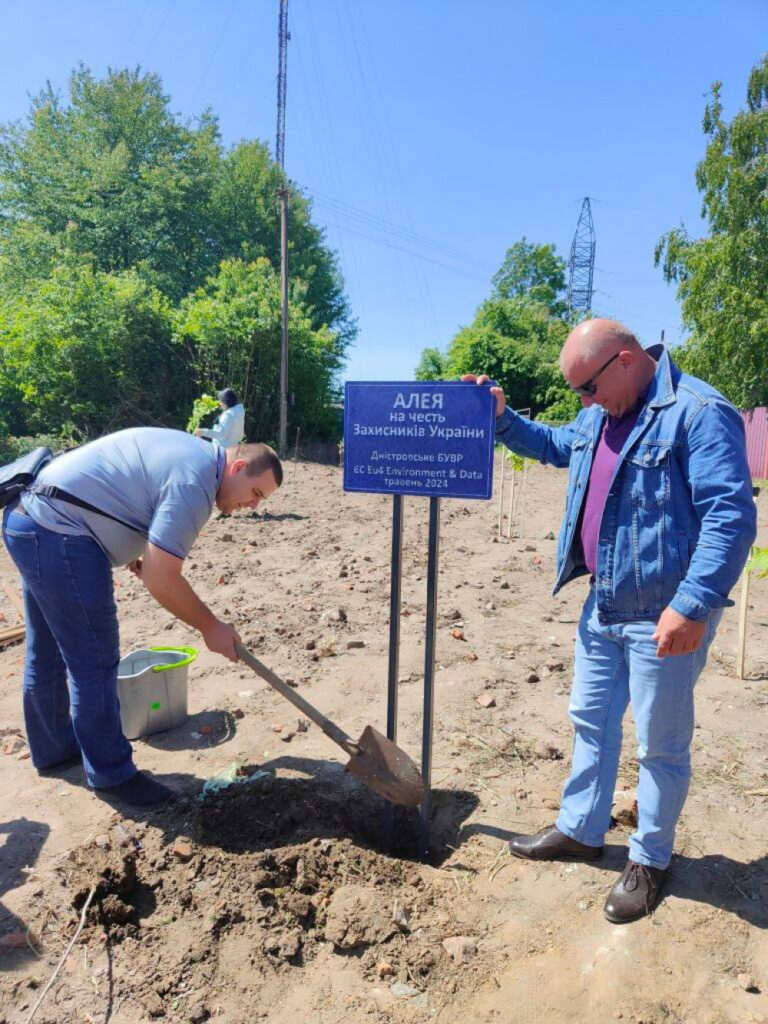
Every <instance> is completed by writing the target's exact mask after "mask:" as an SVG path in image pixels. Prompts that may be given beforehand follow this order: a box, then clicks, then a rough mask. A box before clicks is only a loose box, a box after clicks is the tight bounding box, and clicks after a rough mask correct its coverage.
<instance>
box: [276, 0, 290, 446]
mask: <svg viewBox="0 0 768 1024" xmlns="http://www.w3.org/2000/svg"><path fill="white" fill-rule="evenodd" d="M290 38H291V37H290V34H289V32H288V0H280V14H279V17H278V23H277V53H278V56H277V139H276V141H275V160H277V162H278V164H279V165H280V168H281V169H283V170H284V169H285V92H286V84H287V71H288V40H289V39H290ZM277 195H278V198H279V201H280V435H279V438H278V448H279V450H280V454H281V455H285V453H286V451H287V449H288V187H287V185H285V184H283V185H281V187H280V189H279V190H278V193H277Z"/></svg>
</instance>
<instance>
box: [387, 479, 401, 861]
mask: <svg viewBox="0 0 768 1024" xmlns="http://www.w3.org/2000/svg"><path fill="white" fill-rule="evenodd" d="M390 564H391V571H390V589H389V668H388V671H387V739H388V740H392V742H393V743H397V704H398V701H397V698H398V676H399V674H400V595H401V590H402V587H401V582H402V569H403V496H402V494H395V495H394V496H393V498H392V558H391V563H390ZM394 825H395V808H394V806H393V805H392V804H391V803H387V804H386V805H385V807H384V849H385V850H387V851H390V850H391V849H392V841H393V839H394Z"/></svg>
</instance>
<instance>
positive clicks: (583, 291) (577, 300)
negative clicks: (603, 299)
mask: <svg viewBox="0 0 768 1024" xmlns="http://www.w3.org/2000/svg"><path fill="white" fill-rule="evenodd" d="M595 245H596V243H595V226H594V224H593V223H592V205H591V203H590V201H589V196H586V197H585V198H584V200H583V201H582V204H581V213H580V214H579V223H578V224H577V225H576V234H575V235H574V236H573V241H572V242H571V254H570V256H569V257H568V308H569V309H570V310H571V312H572V313H583V314H587V313H588V312H589V311H590V310H591V309H592V292H593V287H592V282H593V279H594V275H595Z"/></svg>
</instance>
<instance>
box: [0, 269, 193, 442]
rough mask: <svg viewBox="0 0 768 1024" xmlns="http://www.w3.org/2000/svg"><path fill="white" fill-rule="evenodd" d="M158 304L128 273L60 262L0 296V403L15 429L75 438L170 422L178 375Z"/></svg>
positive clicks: (183, 377) (183, 392)
mask: <svg viewBox="0 0 768 1024" xmlns="http://www.w3.org/2000/svg"><path fill="white" fill-rule="evenodd" d="M171 328H172V321H171V309H170V305H169V303H168V300H167V299H166V298H165V296H163V295H162V293H161V292H159V291H158V290H157V289H156V288H154V287H153V286H152V285H151V284H149V283H148V282H147V281H145V280H143V279H142V278H141V277H140V276H139V275H138V274H136V273H135V272H134V271H130V270H129V271H125V272H123V273H120V274H105V273H103V272H101V271H94V270H92V269H91V268H90V267H84V266H80V265H77V264H74V265H73V264H68V263H64V264H62V265H61V266H59V267H57V268H56V269H55V270H54V271H53V273H52V274H51V276H50V277H49V278H47V279H44V280H43V281H41V282H39V283H37V285H36V287H34V288H30V289H29V290H28V292H27V293H26V294H25V295H23V296H12V297H11V298H10V299H6V300H0V352H2V358H0V401H2V398H3V396H4V395H5V397H6V399H7V405H6V408H7V409H10V410H11V411H12V414H13V416H14V420H13V422H12V424H9V426H12V428H13V430H14V432H18V433H57V432H60V433H71V434H74V435H75V436H77V437H78V438H80V439H83V438H88V437H91V436H93V435H95V434H97V433H100V432H102V431H105V430H108V429H117V428H119V427H122V426H126V425H128V424H131V425H133V424H135V423H136V422H137V420H138V422H140V423H145V424H152V423H160V424H168V425H170V424H173V423H174V422H175V421H176V420H177V419H178V417H179V416H180V415H181V409H182V408H183V406H184V405H185V403H186V402H187V391H188V373H187V370H186V366H185V361H184V359H183V353H182V352H180V351H179V350H178V348H177V347H176V346H175V344H174V342H173V337H172V330H171Z"/></svg>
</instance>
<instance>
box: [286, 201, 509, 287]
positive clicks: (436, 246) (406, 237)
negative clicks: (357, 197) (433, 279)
mask: <svg viewBox="0 0 768 1024" xmlns="http://www.w3.org/2000/svg"><path fill="white" fill-rule="evenodd" d="M302 187H303V188H304V189H306V191H307V192H311V193H312V195H313V196H316V197H317V198H316V202H317V203H318V204H319V205H321V206H326V207H327V208H328V209H331V210H334V211H335V212H337V213H339V214H340V215H341V216H346V217H347V218H348V219H350V220H352V221H358V222H360V223H362V224H366V225H367V226H368V227H370V228H373V229H376V230H383V231H387V232H389V233H391V234H392V235H393V236H396V237H399V238H400V239H401V240H402V241H405V242H409V243H411V244H413V245H420V246H423V247H424V248H427V249H432V250H433V251H435V252H440V253H441V254H442V255H443V256H449V257H451V258H454V259H457V260H460V261H461V262H463V263H467V264H470V265H473V266H474V267H476V268H477V269H478V270H486V271H488V272H489V273H494V272H495V271H496V269H497V267H496V265H495V264H493V263H490V262H489V261H488V260H483V259H480V258H479V257H477V256H471V255H470V254H469V253H466V252H463V251H462V250H461V249H457V248H455V247H454V246H451V245H448V244H447V243H446V242H440V241H438V240H436V239H433V238H428V237H427V236H426V235H422V234H419V233H418V232H416V231H413V230H412V229H411V228H404V227H402V226H400V225H398V224H394V223H393V222H392V221H390V220H387V219H386V218H385V217H380V216H378V214H374V213H368V212H367V211H366V210H362V209H360V207H357V206H352V205H350V204H349V203H343V202H342V201H341V200H339V199H335V198H334V197H333V196H329V195H326V194H325V193H323V192H320V191H318V190H317V189H314V188H312V187H311V186H309V185H304V186H302Z"/></svg>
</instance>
